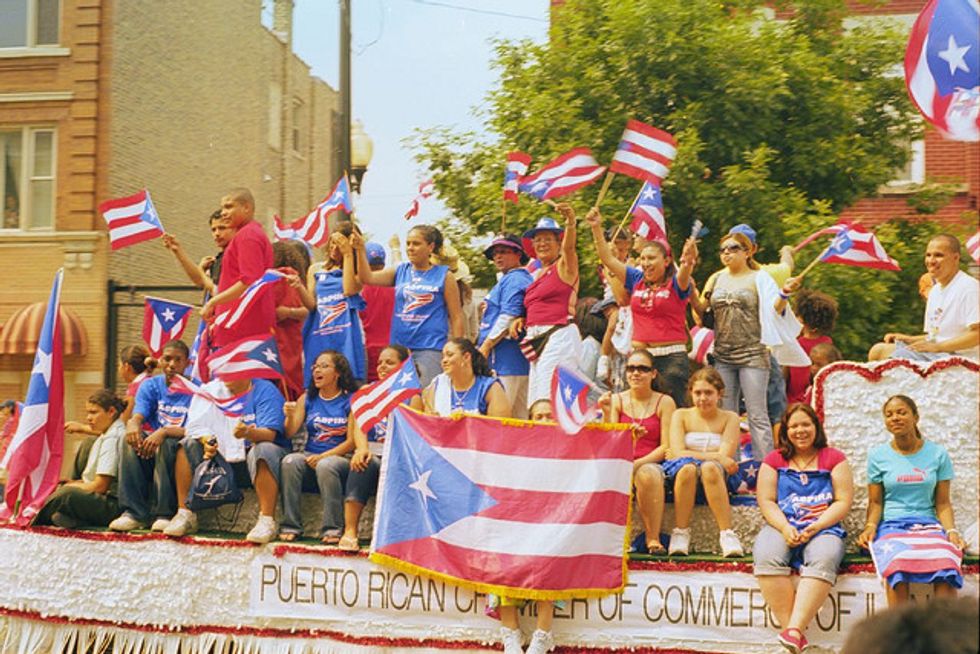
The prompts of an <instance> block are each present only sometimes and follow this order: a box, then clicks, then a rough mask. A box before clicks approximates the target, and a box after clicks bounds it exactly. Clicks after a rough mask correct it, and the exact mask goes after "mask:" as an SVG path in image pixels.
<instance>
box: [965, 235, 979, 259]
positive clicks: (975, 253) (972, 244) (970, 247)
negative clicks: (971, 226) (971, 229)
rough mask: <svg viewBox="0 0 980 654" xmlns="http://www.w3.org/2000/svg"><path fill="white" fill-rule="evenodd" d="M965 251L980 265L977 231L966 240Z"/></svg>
mask: <svg viewBox="0 0 980 654" xmlns="http://www.w3.org/2000/svg"><path fill="white" fill-rule="evenodd" d="M966 251H967V252H969V253H970V256H971V257H973V260H974V261H976V262H977V263H978V264H980V231H977V233H976V234H974V235H973V236H971V237H970V238H969V239H968V240H967V242H966Z"/></svg>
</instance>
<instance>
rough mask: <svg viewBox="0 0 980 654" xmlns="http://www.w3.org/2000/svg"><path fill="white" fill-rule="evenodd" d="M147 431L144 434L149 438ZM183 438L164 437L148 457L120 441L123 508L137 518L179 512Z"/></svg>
mask: <svg viewBox="0 0 980 654" xmlns="http://www.w3.org/2000/svg"><path fill="white" fill-rule="evenodd" d="M146 436H147V434H144V435H143V437H144V438H145V437H146ZM180 441H181V439H179V438H164V439H163V443H161V444H160V448H159V449H158V450H157V453H156V455H155V456H154V457H153V458H151V459H144V458H142V457H140V456H139V455H137V454H136V451H135V450H133V448H132V447H131V446H130V445H129V443H127V442H126V441H125V440H124V439H123V440H120V441H119V481H118V483H119V509H120V511H121V512H122V513H129V514H130V515H131V516H133V517H134V518H135V519H136V520H139V521H140V522H143V523H148V522H150V520H151V519H152V518H170V517H172V516H173V515H174V514H175V513H177V489H176V486H175V485H174V461H175V460H176V458H177V448H178V447H180Z"/></svg>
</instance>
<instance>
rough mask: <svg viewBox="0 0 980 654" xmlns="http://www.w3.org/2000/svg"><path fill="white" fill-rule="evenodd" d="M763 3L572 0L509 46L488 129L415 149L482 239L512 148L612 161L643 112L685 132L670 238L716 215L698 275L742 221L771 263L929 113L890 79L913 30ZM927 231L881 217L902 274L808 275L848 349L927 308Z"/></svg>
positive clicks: (830, 11) (514, 226) (669, 208)
mask: <svg viewBox="0 0 980 654" xmlns="http://www.w3.org/2000/svg"><path fill="white" fill-rule="evenodd" d="M766 6H767V3H764V2H762V1H761V0H723V1H722V2H718V1H715V2H707V1H705V0H658V1H657V2H647V1H640V0H632V1H630V0H569V2H567V3H566V4H565V5H564V6H563V7H561V8H559V9H557V10H556V11H555V14H554V22H553V26H552V32H551V38H550V40H549V41H548V42H547V43H544V44H541V45H536V44H532V43H529V42H518V43H513V42H501V43H499V44H498V46H497V61H496V65H497V68H498V69H499V72H500V81H499V84H498V86H497V87H496V88H494V89H493V90H492V91H491V92H490V94H489V97H488V108H487V109H486V112H485V115H484V118H485V125H486V127H487V128H488V131H489V132H491V133H492V134H493V135H494V137H493V139H492V140H489V141H487V140H482V141H481V139H480V138H479V137H477V135H475V134H473V133H461V132H454V131H452V130H449V129H442V128H439V129H433V130H427V131H421V132H419V133H418V134H417V135H416V137H415V138H414V139H413V145H414V147H415V149H416V153H417V157H418V159H419V160H420V161H421V162H423V163H424V164H425V165H426V166H427V167H428V168H429V170H430V171H431V173H432V175H433V177H434V180H435V183H436V188H437V191H438V194H439V195H440V197H441V198H442V200H443V201H444V202H445V203H446V205H447V206H448V207H449V208H450V209H451V211H452V213H453V215H454V216H455V217H456V218H457V220H458V221H460V222H461V224H463V225H465V230H466V232H467V233H468V234H469V235H470V236H472V237H485V236H486V235H488V234H489V233H491V232H496V231H498V230H499V228H500V223H501V184H502V177H503V163H504V155H505V153H506V152H507V151H509V150H512V149H520V150H523V151H525V152H528V153H530V154H532V155H533V157H534V161H533V163H532V171H533V170H534V169H536V168H537V167H538V166H539V165H541V164H543V163H545V162H547V161H549V160H550V159H551V158H553V157H554V156H556V155H558V154H560V153H562V152H564V151H566V150H567V149H569V148H572V147H576V146H583V145H587V146H590V147H591V148H592V149H593V152H594V153H595V154H596V157H597V159H599V160H600V161H603V162H608V161H609V159H610V158H611V156H612V154H613V152H614V151H615V149H616V145H617V143H618V141H619V138H620V135H621V133H622V129H623V125H624V123H625V121H626V119H627V118H636V119H639V120H642V121H644V122H647V123H650V124H652V125H655V126H657V127H660V128H662V129H665V130H667V131H669V132H671V133H673V134H674V135H675V137H676V138H677V140H678V154H677V158H676V159H675V161H674V164H673V168H672V170H671V173H670V176H669V177H668V178H667V179H666V180H665V182H664V186H663V192H664V202H665V213H666V218H667V224H668V227H669V231H670V240H671V242H672V245H673V247H674V248H675V249H677V248H679V247H680V245H681V243H682V241H683V239H684V237H685V236H686V235H687V234H688V233H689V230H690V225H691V223H692V222H693V221H694V219H695V218H699V219H701V220H702V221H703V222H704V223H705V225H706V226H707V227H708V228H709V231H710V234H709V236H708V237H707V238H706V239H705V241H704V243H703V247H702V255H703V256H702V261H703V263H702V264H701V265H700V267H699V268H698V270H697V274H696V277H697V278H698V279H699V280H700V281H703V280H704V279H705V278H706V277H707V275H708V274H709V273H710V272H712V270H714V269H715V268H716V267H717V264H716V263H715V262H717V256H716V255H717V245H718V237H719V236H721V235H723V234H725V233H726V232H727V229H728V228H729V227H730V226H731V225H734V224H736V223H740V222H748V223H750V224H751V225H753V226H754V227H755V228H756V229H757V231H758V232H759V240H760V245H761V246H762V248H763V252H764V254H763V255H762V256H761V258H762V259H763V260H766V259H767V258H774V257H775V252H776V251H777V250H778V249H779V247H780V246H781V245H783V244H786V243H794V242H796V241H798V240H799V239H800V238H802V237H803V236H804V235H806V234H807V233H810V232H811V231H813V230H815V229H817V228H819V227H822V226H826V225H828V224H830V223H832V222H834V221H835V219H836V217H835V216H836V214H837V213H839V212H840V210H841V209H843V208H844V207H847V206H848V205H850V204H852V203H853V202H854V201H855V200H857V199H859V198H861V197H865V196H868V195H871V194H873V193H874V192H875V191H876V189H877V188H878V187H879V186H880V185H881V184H883V183H884V182H886V181H888V180H889V179H890V178H891V177H892V174H893V171H894V170H895V169H896V168H897V167H899V166H902V165H904V163H905V160H906V156H907V153H906V150H905V148H904V147H902V146H901V143H902V142H903V141H904V142H908V139H909V138H914V137H916V136H917V135H918V131H917V130H918V129H919V127H918V125H919V122H918V120H916V116H915V113H914V108H913V107H912V105H911V103H910V102H908V100H907V97H906V91H905V88H904V82H903V80H902V78H901V77H900V76H896V75H895V74H894V70H895V67H896V65H897V64H898V62H900V61H901V59H902V56H903V53H904V45H905V39H906V35H904V34H902V33H899V32H898V31H895V30H893V29H890V28H888V27H886V26H880V27H876V26H865V27H861V28H860V29H854V30H851V31H845V30H843V29H842V23H841V20H842V17H843V16H844V15H845V14H846V11H845V7H844V3H843V1H842V0H800V1H798V2H792V3H786V4H785V6H783V7H782V8H784V9H792V10H794V13H793V15H794V16H795V18H793V19H790V20H785V21H782V20H781V21H776V20H771V19H769V18H767V17H766V15H765V11H766ZM639 187H640V182H638V181H637V180H634V179H630V178H627V177H624V176H622V175H618V176H617V177H616V179H615V181H614V182H613V184H612V187H611V189H610V192H609V194H608V195H607V198H606V200H605V201H604V203H603V206H602V208H603V211H604V215H605V216H606V223H607V224H613V223H614V222H618V221H619V220H620V219H621V218H622V216H623V214H624V212H625V211H626V210H627V209H628V207H629V206H630V204H631V202H632V200H633V198H634V196H635V195H636V193H637V191H638V190H639ZM597 193H598V185H595V186H592V187H589V188H587V189H584V190H583V191H579V192H578V193H577V194H575V195H573V196H570V198H571V201H572V203H573V204H574V205H575V206H576V208H577V209H578V210H579V211H580V212H581V213H584V212H585V210H586V209H587V207H588V206H590V205H591V204H592V203H593V202H594V200H595V197H596V194H597ZM547 213H550V212H549V210H548V208H547V207H545V206H544V205H542V204H541V203H538V202H536V201H534V200H533V199H530V198H526V197H522V199H521V200H520V202H519V204H518V205H516V206H515V205H509V206H508V208H507V225H508V230H509V231H522V230H523V229H526V228H527V226H528V225H530V224H532V223H533V222H534V221H535V220H536V219H537V218H539V217H540V216H542V215H545V214H547ZM928 229H929V228H928V227H925V226H912V227H897V226H895V227H892V226H889V227H887V228H886V229H883V230H881V235H882V240H883V242H885V243H886V247H887V248H891V249H889V252H890V253H891V254H892V255H893V256H895V257H896V258H897V259H898V260H899V261H900V263H901V264H902V266H903V268H904V269H905V270H906V271H907V274H903V275H896V274H894V273H888V272H880V271H856V270H855V269H853V268H843V267H840V266H836V267H833V266H818V270H817V271H816V272H815V274H814V275H813V276H812V280H810V281H808V282H807V283H808V284H811V285H816V286H818V287H821V288H823V289H824V290H826V291H828V292H831V293H833V294H834V295H836V296H837V297H838V298H839V299H840V301H841V306H842V316H841V320H840V321H839V328H838V334H837V337H838V340H840V341H841V344H842V345H843V346H844V349H845V353H846V354H848V355H849V356H852V357H854V356H860V355H861V354H863V352H864V351H865V350H866V348H867V347H868V345H870V343H871V342H873V341H874V340H875V339H877V338H879V337H880V336H881V334H882V333H883V332H885V331H890V330H891V323H889V322H888V321H894V320H895V319H896V318H897V317H903V318H904V317H905V316H906V314H907V315H908V316H912V317H914V316H915V314H918V315H919V316H921V306H918V307H916V306H914V303H915V285H914V283H910V280H911V279H912V277H917V275H918V272H920V271H921V270H922V267H921V251H922V248H923V246H924V243H922V242H921V240H920V237H921V236H922V234H921V232H923V231H927V230H928ZM580 234H581V236H580V238H581V240H582V242H581V243H580V246H579V249H580V253H581V254H582V255H583V263H582V270H586V269H587V266H589V265H591V262H593V261H594V253H593V248H592V247H591V243H590V242H589V241H590V237H589V235H588V232H587V230H584V229H583V230H581V232H580ZM459 238H465V234H463V233H460V232H458V233H457V239H459ZM908 238H914V239H915V240H906V239H908ZM816 248H817V246H816V245H815V246H813V248H812V249H808V250H806V251H805V252H804V253H802V254H801V257H803V258H804V259H805V258H806V257H809V256H815V255H816V254H817V253H818V252H819V250H818V249H816ZM815 249H816V251H814V250H815ZM800 263H801V265H802V264H805V263H806V261H805V260H803V261H801V262H800ZM481 272H482V275H481V276H479V277H478V281H483V282H487V281H489V279H488V273H489V271H488V269H486V268H481ZM913 273H914V274H913ZM582 280H583V286H584V288H583V293H590V292H591V293H595V292H596V291H597V289H596V285H597V280H596V278H595V276H594V275H583V278H582ZM898 307H901V309H899V308H898ZM900 322H902V324H905V325H907V324H908V320H904V321H900ZM913 322H914V321H913ZM896 326H898V325H896Z"/></svg>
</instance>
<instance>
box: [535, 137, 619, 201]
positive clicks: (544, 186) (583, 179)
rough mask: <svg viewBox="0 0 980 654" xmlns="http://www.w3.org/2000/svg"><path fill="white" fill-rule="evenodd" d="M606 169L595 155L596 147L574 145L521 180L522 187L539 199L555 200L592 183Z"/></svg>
mask: <svg viewBox="0 0 980 654" xmlns="http://www.w3.org/2000/svg"><path fill="white" fill-rule="evenodd" d="M605 170H606V168H605V166H600V165H599V164H598V163H597V162H596V160H595V157H593V156H592V150H590V149H589V148H574V149H572V150H569V151H568V152H566V153H565V154H563V155H561V156H560V157H558V158H557V159H555V160H554V161H552V162H551V163H549V164H546V165H545V166H544V167H543V168H541V169H539V170H538V171H537V172H536V173H534V174H533V175H529V176H527V177H525V178H523V179H522V180H520V182H519V183H518V189H519V190H520V191H521V192H522V193H527V194H528V195H531V196H534V197H535V198H537V199H538V200H551V199H553V198H559V197H561V196H563V195H568V194H569V193H572V192H574V191H577V190H578V189H580V188H582V187H583V186H588V185H589V184H591V183H592V182H594V181H596V180H597V179H599V177H601V176H602V173H604V172H605Z"/></svg>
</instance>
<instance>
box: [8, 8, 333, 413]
mask: <svg viewBox="0 0 980 654" xmlns="http://www.w3.org/2000/svg"><path fill="white" fill-rule="evenodd" d="M6 4H12V6H13V10H12V11H13V13H14V14H15V15H12V16H11V19H12V20H9V21H8V20H7V16H5V18H4V21H3V25H2V26H0V160H2V162H3V167H4V168H3V171H2V172H0V197H2V198H3V201H4V203H5V212H4V222H3V224H2V226H0V260H2V261H4V262H5V263H7V264H8V266H7V272H6V274H5V281H6V283H5V284H3V285H2V287H0V323H2V324H3V328H2V330H0V397H18V398H19V397H23V395H24V393H25V391H26V383H27V379H28V372H27V371H29V370H30V366H31V360H32V356H33V352H34V344H32V343H31V342H30V339H31V336H32V333H33V337H34V339H35V343H36V331H37V330H38V329H39V327H38V324H37V323H38V320H37V319H36V316H35V314H36V310H34V311H29V310H28V309H27V308H28V307H30V305H32V304H34V303H38V302H41V303H43V302H44V301H45V300H46V298H47V292H48V290H49V288H50V283H51V276H52V274H53V272H54V270H56V269H57V268H58V267H59V266H64V267H65V268H66V278H65V286H64V298H63V303H64V305H65V313H66V320H67V324H69V325H70V327H71V333H73V334H77V336H76V338H77V339H78V340H79V342H78V343H75V344H72V345H70V346H69V351H71V352H73V353H72V354H70V355H69V356H67V357H66V359H65V360H66V368H67V369H68V370H69V371H70V373H69V378H68V379H67V380H66V381H67V384H66V387H67V388H68V393H69V397H68V398H67V402H66V404H67V411H68V413H69V415H78V413H79V412H80V411H81V410H82V408H83V406H84V399H85V397H86V396H87V395H88V394H89V393H90V392H91V391H92V390H94V389H96V388H99V387H101V386H102V384H103V383H104V382H103V371H104V369H105V367H106V363H107V361H108V362H110V363H111V362H112V361H113V360H114V357H115V355H116V353H115V352H108V353H107V351H106V350H107V344H106V331H105V325H106V319H107V302H108V298H107V292H106V288H107V282H108V280H110V279H112V280H114V281H115V282H117V283H120V284H126V285H129V284H139V285H145V284H183V283H186V278H185V277H184V276H183V273H182V272H181V271H180V270H179V268H178V267H177V266H176V265H175V263H174V261H173V257H172V256H171V255H170V253H169V252H167V251H166V250H165V249H164V248H163V246H162V245H161V244H160V243H159V242H157V241H153V242H149V243H142V244H139V245H136V246H134V247H131V248H128V249H124V250H121V251H119V252H116V253H113V254H111V255H110V254H109V250H108V243H107V239H106V235H105V227H104V222H103V220H102V218H101V216H99V215H98V213H97V210H96V208H97V205H98V203H99V202H101V201H102V200H104V199H107V198H111V197H120V196H123V195H128V194H131V193H134V192H136V191H137V190H139V189H141V188H148V189H150V191H151V193H152V195H153V201H154V204H155V206H156V208H157V210H158V212H159V214H160V216H161V220H162V221H163V224H164V225H165V227H166V228H167V230H168V231H170V232H172V233H174V234H176V235H177V236H178V237H179V238H180V240H181V242H182V243H183V244H184V246H185V248H186V249H187V250H188V252H189V253H190V255H191V257H192V258H195V260H196V258H199V257H201V256H204V255H205V254H211V253H212V252H211V250H212V249H213V245H212V243H211V239H210V235H209V233H208V228H207V217H208V215H209V214H210V213H211V212H212V211H213V210H214V209H216V208H217V207H218V201H219V199H220V196H221V195H222V192H223V191H224V190H226V189H227V188H229V187H232V186H248V187H250V188H251V189H252V191H253V193H254V194H255V197H256V205H257V206H256V215H257V217H259V218H260V219H261V220H264V221H266V225H267V226H268V225H269V223H271V217H272V215H273V214H274V213H279V214H281V215H283V216H286V217H297V216H299V215H301V214H303V213H305V212H306V211H308V210H309V208H310V207H311V206H313V205H314V204H315V203H316V201H318V200H319V199H321V198H322V197H323V195H324V194H325V193H326V192H327V191H328V190H329V188H330V186H331V185H332V183H333V182H334V181H335V179H336V177H337V175H338V173H337V170H338V166H337V164H336V163H335V162H336V160H337V154H336V153H335V149H334V142H335V138H334V125H335V122H336V119H335V117H336V109H337V94H336V92H335V91H334V90H333V89H331V88H330V87H329V86H328V85H327V84H326V83H325V82H323V81H322V80H320V79H318V78H315V77H312V76H311V75H310V68H309V66H308V65H307V64H306V63H304V62H303V61H302V60H301V59H299V58H298V57H297V56H296V55H295V54H294V53H293V52H292V10H293V1H292V0H265V1H264V2H263V0H209V1H208V2H194V1H193V0H172V1H170V2H165V3H163V2H113V1H112V0H61V2H60V3H59V2H56V1H54V2H53V1H51V0H16V1H15V2H13V3H6ZM263 5H264V6H263ZM5 11H6V9H5ZM263 19H267V20H263ZM263 23H265V24H263ZM164 295H166V294H164ZM124 299H125V298H124ZM131 299H132V301H133V303H134V304H140V303H142V301H143V298H142V296H141V295H140V294H136V295H134V296H133V297H132V298H131ZM172 299H175V300H182V301H187V302H192V301H199V299H200V295H199V294H198V293H185V294H175V295H174V296H173V297H172ZM119 317H120V321H119V339H118V345H125V344H127V343H132V342H137V341H139V340H140V336H139V330H140V326H141V323H142V309H140V308H128V309H124V310H123V311H122V313H121V314H120V316H119ZM194 327H195V325H191V326H190V327H189V328H188V331H189V334H188V335H187V336H185V338H187V339H190V338H192V337H193V329H194ZM32 330H33V332H32Z"/></svg>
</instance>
